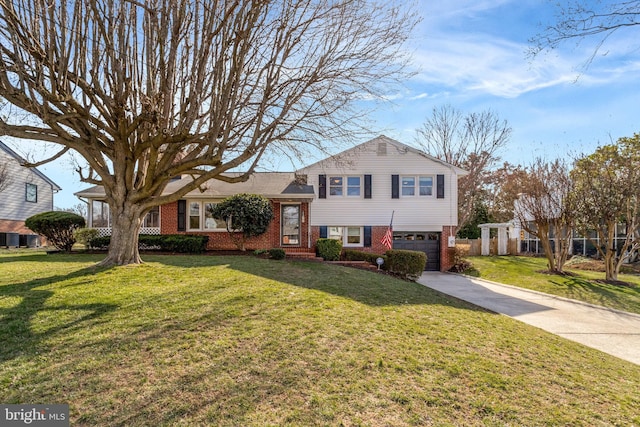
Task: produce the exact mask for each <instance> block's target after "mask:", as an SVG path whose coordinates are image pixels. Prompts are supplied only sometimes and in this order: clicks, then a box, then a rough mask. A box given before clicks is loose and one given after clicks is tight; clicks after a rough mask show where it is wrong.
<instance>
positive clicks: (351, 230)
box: [346, 227, 362, 246]
mask: <svg viewBox="0 0 640 427" xmlns="http://www.w3.org/2000/svg"><path fill="white" fill-rule="evenodd" d="M346 245H347V246H349V245H356V246H361V245H362V232H361V228H360V227H347V241H346Z"/></svg>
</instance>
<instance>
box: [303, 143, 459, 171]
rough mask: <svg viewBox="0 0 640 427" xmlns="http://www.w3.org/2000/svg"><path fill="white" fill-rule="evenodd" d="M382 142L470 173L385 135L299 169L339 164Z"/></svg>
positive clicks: (378, 145)
mask: <svg viewBox="0 0 640 427" xmlns="http://www.w3.org/2000/svg"><path fill="white" fill-rule="evenodd" d="M381 143H384V144H387V145H391V146H392V147H394V148H395V149H397V150H399V151H402V152H405V153H407V152H410V153H414V154H416V155H418V156H421V157H423V158H425V159H427V160H429V161H432V162H436V163H438V164H441V165H443V166H445V167H447V168H448V169H450V170H451V171H452V172H454V173H455V174H456V175H468V174H469V172H467V171H466V170H464V169H462V168H459V167H457V166H454V165H452V164H450V163H447V162H445V161H444V160H440V159H438V158H436V157H433V156H431V155H429V154H427V153H425V152H424V151H421V150H418V149H417V148H415V147H411V146H409V145H406V144H403V143H402V142H400V141H396V140H395V139H392V138H389V137H388V136H385V135H380V136H377V137H375V138H373V139H371V140H369V141H366V142H363V143H362V144H359V145H356V146H355V147H351V148H349V149H347V150H344V151H342V152H340V153H338V154H335V155H333V156H329V157H327V158H326V159H322V160H320V161H318V162H315V163H313V164H311V165H308V166H304V167H302V168H300V169H299V170H298V171H302V170H305V169H312V168H315V167H319V166H322V165H323V164H324V163H326V162H333V163H336V164H339V163H340V162H341V161H343V159H346V158H349V157H351V156H352V155H353V154H357V153H358V151H362V150H365V149H368V150H371V146H373V145H376V148H375V150H374V151H377V150H379V147H380V144H381ZM387 149H388V148H387Z"/></svg>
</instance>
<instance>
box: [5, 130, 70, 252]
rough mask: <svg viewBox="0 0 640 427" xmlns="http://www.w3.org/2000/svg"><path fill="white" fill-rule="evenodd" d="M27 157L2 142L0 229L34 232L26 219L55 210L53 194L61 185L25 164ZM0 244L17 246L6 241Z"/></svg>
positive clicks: (25, 232) (8, 231)
mask: <svg viewBox="0 0 640 427" xmlns="http://www.w3.org/2000/svg"><path fill="white" fill-rule="evenodd" d="M25 162H26V161H25V159H24V158H22V157H21V156H20V155H19V154H17V153H16V152H15V151H13V150H12V149H11V148H10V147H9V146H7V145H6V144H4V143H3V142H0V233H2V237H4V239H6V238H7V237H6V234H8V233H10V234H11V235H13V234H16V235H25V236H26V235H33V231H31V230H29V229H28V228H26V227H25V225H24V221H25V219H27V218H29V217H30V216H33V215H35V214H38V213H42V212H47V211H52V210H53V195H54V194H55V193H57V192H58V191H60V190H61V188H60V187H59V186H58V185H57V184H56V183H55V182H53V181H52V180H50V179H49V178H47V176H46V175H45V174H43V173H42V172H40V171H39V170H38V169H37V168H28V167H25V166H24V164H25ZM2 237H0V246H17V244H13V243H15V242H8V241H3V240H4V239H2Z"/></svg>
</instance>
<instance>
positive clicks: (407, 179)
mask: <svg viewBox="0 0 640 427" xmlns="http://www.w3.org/2000/svg"><path fill="white" fill-rule="evenodd" d="M402 195H403V196H405V197H406V196H415V195H416V178H415V177H414V176H403V177H402Z"/></svg>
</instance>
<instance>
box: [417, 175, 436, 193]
mask: <svg viewBox="0 0 640 427" xmlns="http://www.w3.org/2000/svg"><path fill="white" fill-rule="evenodd" d="M418 183H419V185H420V195H421V196H433V177H432V176H421V177H420V178H418Z"/></svg>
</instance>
